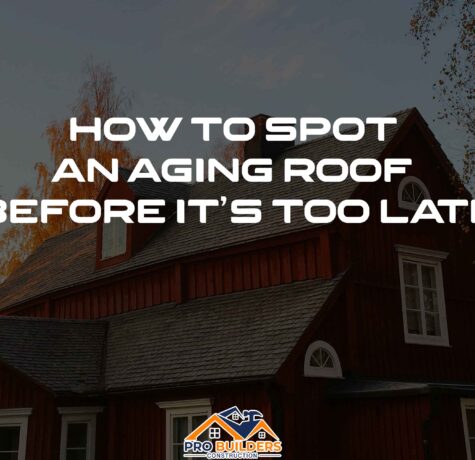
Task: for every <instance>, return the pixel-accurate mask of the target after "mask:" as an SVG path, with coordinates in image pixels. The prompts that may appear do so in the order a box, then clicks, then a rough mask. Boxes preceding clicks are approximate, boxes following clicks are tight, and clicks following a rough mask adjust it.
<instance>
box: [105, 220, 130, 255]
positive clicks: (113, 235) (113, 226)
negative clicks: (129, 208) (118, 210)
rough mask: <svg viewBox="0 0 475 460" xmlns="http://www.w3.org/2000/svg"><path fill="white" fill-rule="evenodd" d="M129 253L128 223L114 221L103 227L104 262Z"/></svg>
mask: <svg viewBox="0 0 475 460" xmlns="http://www.w3.org/2000/svg"><path fill="white" fill-rule="evenodd" d="M126 251H127V223H126V222H124V220H123V219H119V218H116V219H112V220H111V222H110V223H109V224H106V223H104V224H103V225H102V260H105V259H110V258H112V257H116V256H121V255H123V254H125V253H126Z"/></svg>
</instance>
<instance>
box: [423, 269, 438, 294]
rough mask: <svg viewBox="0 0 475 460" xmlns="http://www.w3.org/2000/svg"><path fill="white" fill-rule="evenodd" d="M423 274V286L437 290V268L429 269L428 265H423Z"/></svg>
mask: <svg viewBox="0 0 475 460" xmlns="http://www.w3.org/2000/svg"><path fill="white" fill-rule="evenodd" d="M421 273H422V285H423V286H424V287H425V288H432V289H435V288H436V287H437V286H436V284H435V268H434V267H428V266H427V265H421Z"/></svg>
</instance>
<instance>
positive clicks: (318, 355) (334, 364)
mask: <svg viewBox="0 0 475 460" xmlns="http://www.w3.org/2000/svg"><path fill="white" fill-rule="evenodd" d="M304 375H305V377H326V378H341V377H342V376H343V375H342V372H341V364H340V360H339V359H338V354H337V353H336V351H335V349H334V348H333V347H332V346H331V345H330V344H328V343H326V342H322V341H321V340H318V341H317V342H313V343H312V344H311V345H310V346H309V347H308V349H307V353H306V354H305V366H304Z"/></svg>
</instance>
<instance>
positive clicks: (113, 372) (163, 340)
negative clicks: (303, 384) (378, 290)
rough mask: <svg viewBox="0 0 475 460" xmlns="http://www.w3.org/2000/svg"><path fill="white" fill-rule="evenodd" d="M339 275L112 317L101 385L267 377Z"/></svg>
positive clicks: (137, 385)
mask: <svg viewBox="0 0 475 460" xmlns="http://www.w3.org/2000/svg"><path fill="white" fill-rule="evenodd" d="M339 279H340V278H335V279H334V280H331V281H324V280H312V281H303V282H297V283H292V284H289V285H282V286H276V287H270V288H265V289H258V290H252V291H245V292H238V293H234V294H227V295H221V296H216V297H209V298H206V299H200V300H194V301H192V302H189V303H186V304H184V305H164V306H159V307H155V308H151V309H149V310H146V311H141V312H136V313H132V314H125V315H121V316H116V317H112V318H111V320H110V329H109V337H108V343H107V367H106V387H107V389H108V390H115V389H122V388H141V387H163V386H172V385H173V386H177V385H191V384H197V383H200V382H207V383H211V382H222V381H226V382H228V381H233V380H242V379H252V378H254V379H256V378H262V377H270V376H272V375H274V374H275V373H276V372H277V371H278V369H279V368H280V366H281V365H282V364H283V362H284V360H285V358H286V357H287V356H288V354H289V353H290V351H291V350H292V348H293V347H294V346H295V344H296V342H297V341H298V339H299V338H300V337H301V335H302V333H303V332H304V331H305V329H306V327H307V326H308V325H309V323H310V322H311V320H312V319H313V318H315V316H316V315H317V313H318V312H319V311H320V309H321V307H322V306H323V304H324V303H325V301H326V299H327V297H328V296H329V294H330V293H331V292H332V290H333V288H334V287H335V286H336V284H337V283H338V281H339Z"/></svg>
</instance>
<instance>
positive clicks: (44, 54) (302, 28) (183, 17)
mask: <svg viewBox="0 0 475 460" xmlns="http://www.w3.org/2000/svg"><path fill="white" fill-rule="evenodd" d="M415 4H416V2H415V1H414V0H402V1H401V0H398V1H394V0H374V1H364V0H363V1H358V2H355V1H352V0H345V1H340V0H334V1H331V2H323V1H315V0H308V1H299V2H288V1H287V0H214V1H203V0H200V1H196V0H187V1H184V0H169V1H160V0H154V1H152V0H100V1H90V0H82V1H81V2H68V1H64V0H43V1H41V2H38V1H37V0H35V1H32V0H30V1H23V2H2V5H1V6H0V42H1V44H2V45H1V47H0V87H1V91H0V122H1V138H0V155H1V159H2V167H1V169H0V174H1V182H0V187H1V189H0V193H1V194H2V195H3V197H4V198H10V197H11V195H12V194H13V193H14V192H15V190H16V189H17V187H18V186H19V185H21V184H23V183H30V184H31V183H32V182H33V181H34V170H33V168H34V164H35V163H36V162H37V161H47V160H48V157H49V151H48V145H47V143H46V140H45V138H44V137H43V136H42V133H43V131H44V129H45V127H46V126H47V125H48V123H49V122H50V121H52V120H56V119H62V118H64V117H67V116H68V115H69V108H70V107H71V104H72V103H73V101H74V99H75V97H76V94H77V90H78V87H79V86H80V84H81V68H82V66H83V63H84V60H85V59H86V58H87V57H88V56H93V57H94V58H95V60H96V61H98V62H106V63H109V64H110V65H111V67H112V70H113V72H114V73H115V75H116V76H117V79H118V82H119V85H120V86H122V87H124V88H126V89H127V90H129V91H131V92H132V93H133V96H134V97H133V108H132V110H131V113H130V116H134V115H136V116H138V115H140V116H183V117H185V118H189V117H191V116H204V115H213V116H221V117H227V116H235V115H243V116H252V115H254V114H256V113H260V112H263V113H268V114H270V115H276V116H277V115H280V116H284V115H285V116H297V117H298V116H304V115H305V116H324V117H327V118H330V119H332V118H336V117H340V116H351V115H354V116H361V117H367V116H378V115H386V114H389V113H392V112H394V111H397V110H400V109H403V108H406V107H411V106H416V107H418V108H419V110H420V111H421V112H422V114H423V116H424V117H425V118H426V120H427V121H428V122H429V124H430V126H431V127H432V129H433V130H434V132H435V134H436V136H437V137H438V139H439V140H440V141H441V142H442V144H443V147H444V148H445V150H446V152H447V153H448V154H449V156H450V158H451V159H452V161H453V162H454V163H455V164H456V166H459V165H460V159H461V155H462V145H463V141H464V139H463V136H462V133H458V132H457V131H456V130H454V129H452V128H449V127H447V126H446V125H444V124H442V123H440V122H434V121H433V120H434V118H435V116H436V112H437V109H438V102H437V101H434V100H433V95H434V93H433V90H432V83H433V82H434V81H435V80H436V79H437V78H438V72H439V69H440V67H441V65H442V63H443V60H444V57H445V53H446V52H447V50H448V49H449V47H450V35H447V34H446V35H445V36H442V37H441V38H440V39H438V41H437V42H436V43H435V49H434V53H433V56H432V57H431V60H430V62H429V63H423V62H422V61H421V55H422V50H421V47H420V45H419V43H417V42H416V41H415V40H414V39H413V38H412V37H410V36H409V35H408V28H409V20H410V17H411V9H412V8H414V6H415ZM197 140H198V138H197V137H194V136H193V135H191V133H190V135H186V136H181V137H180V138H179V139H178V141H177V142H175V143H174V144H173V145H157V144H151V143H149V144H146V143H141V142H136V143H135V144H134V145H133V148H134V150H136V151H137V153H140V154H141V155H142V156H147V157H149V158H151V159H157V161H160V159H163V158H164V157H167V156H173V155H177V156H178V155H179V156H184V155H185V156H188V155H194V156H198V155H202V154H204V153H206V152H205V150H206V147H205V146H203V145H201V144H200V143H198V142H197Z"/></svg>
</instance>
